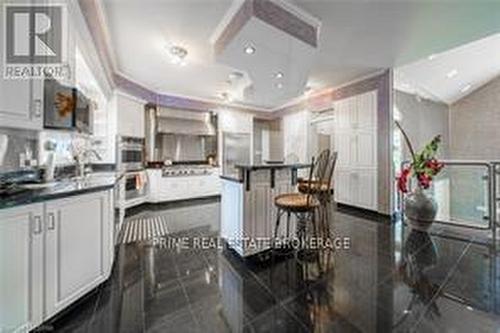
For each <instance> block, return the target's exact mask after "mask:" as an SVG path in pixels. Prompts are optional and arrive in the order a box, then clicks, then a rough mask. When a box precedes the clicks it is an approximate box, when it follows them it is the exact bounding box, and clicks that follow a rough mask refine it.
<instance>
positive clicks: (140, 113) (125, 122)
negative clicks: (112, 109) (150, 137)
mask: <svg viewBox="0 0 500 333" xmlns="http://www.w3.org/2000/svg"><path fill="white" fill-rule="evenodd" d="M115 99H116V101H115V103H116V114H117V133H118V135H121V136H131V137H136V138H144V135H145V134H144V131H145V128H144V126H145V123H144V119H145V109H144V105H145V104H146V103H145V102H143V101H140V100H138V99H137V98H134V97H131V96H127V95H125V94H121V93H117V94H116V95H115Z"/></svg>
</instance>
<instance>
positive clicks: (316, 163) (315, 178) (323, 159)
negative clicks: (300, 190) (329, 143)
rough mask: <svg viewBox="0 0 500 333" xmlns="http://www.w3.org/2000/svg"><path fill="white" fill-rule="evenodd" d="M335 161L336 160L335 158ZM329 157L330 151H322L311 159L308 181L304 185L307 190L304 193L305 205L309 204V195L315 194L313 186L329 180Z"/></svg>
mask: <svg viewBox="0 0 500 333" xmlns="http://www.w3.org/2000/svg"><path fill="white" fill-rule="evenodd" d="M335 160H336V158H335ZM330 165H331V156H330V150H329V149H325V150H323V151H322V152H321V153H320V154H319V155H318V157H317V158H314V157H313V158H312V160H311V169H310V170H309V180H308V182H307V183H306V187H307V190H306V191H305V193H306V195H307V203H308V204H309V203H310V199H311V195H313V194H314V192H315V186H318V185H317V184H323V182H327V181H329V180H330V179H331V175H329V170H330V169H331V167H330Z"/></svg>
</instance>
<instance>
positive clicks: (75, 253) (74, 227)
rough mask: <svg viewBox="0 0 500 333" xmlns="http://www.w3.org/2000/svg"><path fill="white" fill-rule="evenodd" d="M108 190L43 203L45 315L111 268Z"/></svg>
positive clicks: (50, 314)
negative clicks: (44, 227)
mask: <svg viewBox="0 0 500 333" xmlns="http://www.w3.org/2000/svg"><path fill="white" fill-rule="evenodd" d="M112 209H113V207H112V206H111V204H110V194H109V192H97V193H90V194H86V195H81V196H79V197H78V200H75V198H74V197H70V198H67V199H61V200H55V201H49V202H48V203H47V204H46V248H45V253H46V258H45V259H46V269H45V270H46V276H45V295H46V298H45V309H46V316H47V317H51V316H52V315H54V314H55V313H57V312H59V311H60V310H62V309H64V308H65V307H67V306H68V305H69V304H71V303H72V302H74V301H75V300H77V299H78V298H79V297H81V296H82V295H84V294H85V293H87V292H88V291H90V290H91V289H92V288H94V287H95V286H97V285H98V284H99V283H100V282H102V281H104V280H105V279H106V277H107V275H108V273H109V272H110V268H111V265H110V264H111V258H110V255H111V252H110V251H109V248H112V244H113V243H112V231H111V226H112V221H110V220H109V218H110V216H109V211H110V210H112Z"/></svg>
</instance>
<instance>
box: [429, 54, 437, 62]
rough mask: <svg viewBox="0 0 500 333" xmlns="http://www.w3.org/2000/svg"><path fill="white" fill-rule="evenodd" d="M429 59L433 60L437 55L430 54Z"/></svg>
mask: <svg viewBox="0 0 500 333" xmlns="http://www.w3.org/2000/svg"><path fill="white" fill-rule="evenodd" d="M427 59H429V60H431V61H432V60H434V59H436V55H435V54H434V53H433V54H431V55H430V56H428V57H427Z"/></svg>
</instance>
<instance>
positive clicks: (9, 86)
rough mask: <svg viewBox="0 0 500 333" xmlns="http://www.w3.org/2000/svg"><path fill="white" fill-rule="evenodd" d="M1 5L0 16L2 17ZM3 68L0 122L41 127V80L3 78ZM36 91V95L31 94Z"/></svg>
mask: <svg viewBox="0 0 500 333" xmlns="http://www.w3.org/2000/svg"><path fill="white" fill-rule="evenodd" d="M3 11H4V8H3V6H2V7H0V16H1V17H3ZM4 29H5V25H4V24H1V25H0V45H5V44H4V40H3V39H4V38H5V31H4ZM4 56H5V54H4V52H3V51H2V52H0V63H1V64H3V63H4ZM3 71H4V69H3V68H2V69H1V73H0V124H2V126H5V127H12V128H27V129H41V128H42V100H41V85H42V81H41V80H39V79H38V80H27V79H26V80H24V79H5V78H4V75H3V74H4V73H3ZM34 93H36V96H33V94H34Z"/></svg>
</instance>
